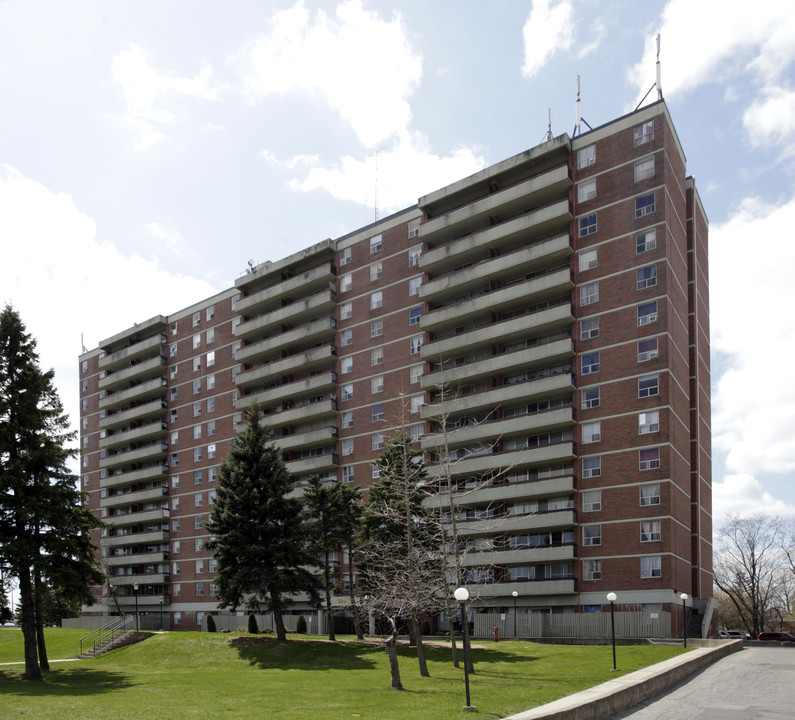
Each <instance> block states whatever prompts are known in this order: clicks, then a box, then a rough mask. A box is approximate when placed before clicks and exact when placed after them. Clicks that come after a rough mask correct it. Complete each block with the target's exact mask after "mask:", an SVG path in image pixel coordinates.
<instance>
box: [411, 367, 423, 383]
mask: <svg viewBox="0 0 795 720" xmlns="http://www.w3.org/2000/svg"><path fill="white" fill-rule="evenodd" d="M423 369H424V368H423V366H422V365H412V366H411V367H410V368H409V382H410V383H411V384H412V385H413V384H414V383H418V382H419V381H420V378H421V377H422V371H423Z"/></svg>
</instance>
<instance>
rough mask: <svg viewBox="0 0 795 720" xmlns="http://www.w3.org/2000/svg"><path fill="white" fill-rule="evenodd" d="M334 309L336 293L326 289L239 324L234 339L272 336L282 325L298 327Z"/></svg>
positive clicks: (330, 312) (328, 313)
mask: <svg viewBox="0 0 795 720" xmlns="http://www.w3.org/2000/svg"><path fill="white" fill-rule="evenodd" d="M336 307H337V296H336V293H335V292H334V290H333V289H327V290H325V291H324V292H321V293H318V294H317V295H312V296H311V297H308V298H307V297H305V298H303V299H300V300H296V301H295V302H292V303H290V304H289V305H284V306H282V307H279V308H278V309H275V310H273V311H272V312H266V313H265V314H264V315H260V316H259V317H255V318H252V319H251V320H248V321H246V322H242V323H240V325H238V326H237V328H235V337H237V338H240V339H241V340H251V339H252V338H257V337H261V336H262V335H272V334H273V333H274V332H278V331H279V330H280V329H281V327H282V326H283V325H291V326H295V325H300V324H301V323H303V322H306V321H307V320H309V319H311V318H316V317H318V316H319V315H330V314H332V313H333V312H334V310H335V308H336ZM238 311H239V308H238Z"/></svg>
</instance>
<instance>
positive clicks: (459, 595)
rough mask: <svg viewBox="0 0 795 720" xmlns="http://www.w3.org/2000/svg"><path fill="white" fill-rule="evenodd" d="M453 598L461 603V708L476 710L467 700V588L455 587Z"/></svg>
mask: <svg viewBox="0 0 795 720" xmlns="http://www.w3.org/2000/svg"><path fill="white" fill-rule="evenodd" d="M453 596H454V597H455V599H456V600H457V601H458V602H459V603H460V605H461V637H462V639H463V643H464V684H465V685H466V689H467V704H466V705H464V707H463V708H462V710H470V711H472V712H477V708H476V707H475V706H474V705H472V704H471V703H470V701H469V643H468V642H467V640H468V636H467V632H466V630H465V626H466V623H467V614H466V608H465V605H466V601H467V600H469V590H467V589H466V588H465V587H460V588H456V591H455V592H454V593H453Z"/></svg>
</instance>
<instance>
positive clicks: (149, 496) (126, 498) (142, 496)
mask: <svg viewBox="0 0 795 720" xmlns="http://www.w3.org/2000/svg"><path fill="white" fill-rule="evenodd" d="M165 496H168V485H162V486H160V487H155V488H147V489H146V490H138V491H136V492H128V493H118V494H117V495H109V496H108V497H104V498H100V501H99V506H100V507H103V508H109V507H118V506H120V505H130V504H132V503H142V502H149V501H151V500H158V499H159V498H162V497H165Z"/></svg>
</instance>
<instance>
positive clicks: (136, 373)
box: [99, 355, 167, 390]
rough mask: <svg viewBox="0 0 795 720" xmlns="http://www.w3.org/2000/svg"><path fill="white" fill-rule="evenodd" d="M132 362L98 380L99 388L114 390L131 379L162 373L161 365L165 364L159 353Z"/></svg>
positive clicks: (141, 378) (140, 378)
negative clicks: (128, 365)
mask: <svg viewBox="0 0 795 720" xmlns="http://www.w3.org/2000/svg"><path fill="white" fill-rule="evenodd" d="M131 362H132V363H134V364H133V365H132V366H131V367H127V368H124V370H119V371H118V372H114V373H108V374H107V375H105V377H104V378H102V379H101V380H100V381H99V389H100V390H115V389H117V388H120V387H124V386H125V385H127V384H128V383H129V382H130V381H132V380H143V379H146V378H150V377H155V376H157V377H159V376H161V375H163V366H164V365H166V364H167V363H166V358H165V357H164V356H161V355H157V356H155V357H150V358H148V359H146V360H142V361H140V362H135V361H134V360H133V361H131Z"/></svg>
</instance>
